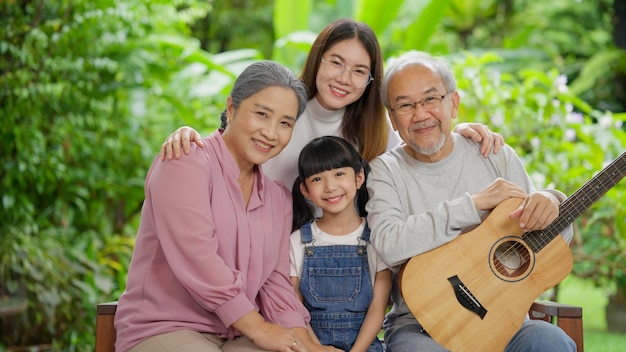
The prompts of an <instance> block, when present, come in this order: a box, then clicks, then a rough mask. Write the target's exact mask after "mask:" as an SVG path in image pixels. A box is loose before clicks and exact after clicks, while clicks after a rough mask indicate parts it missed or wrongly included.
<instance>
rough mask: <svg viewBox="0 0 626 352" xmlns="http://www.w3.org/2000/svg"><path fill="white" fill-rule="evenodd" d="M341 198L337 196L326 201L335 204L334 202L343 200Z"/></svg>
mask: <svg viewBox="0 0 626 352" xmlns="http://www.w3.org/2000/svg"><path fill="white" fill-rule="evenodd" d="M341 197H342V196H337V197H332V198H327V199H326V200H327V201H329V202H334V201H337V200H339V199H341Z"/></svg>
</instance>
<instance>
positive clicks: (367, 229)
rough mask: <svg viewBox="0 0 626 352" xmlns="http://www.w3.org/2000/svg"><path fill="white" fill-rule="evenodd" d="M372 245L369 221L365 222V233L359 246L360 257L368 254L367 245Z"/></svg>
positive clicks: (360, 238) (360, 239)
mask: <svg viewBox="0 0 626 352" xmlns="http://www.w3.org/2000/svg"><path fill="white" fill-rule="evenodd" d="M361 241H363V242H365V244H363V243H361ZM369 243H370V227H369V226H367V221H366V222H365V228H364V229H363V233H362V234H361V237H359V246H358V248H357V253H359V255H363V254H367V245H368V244H369Z"/></svg>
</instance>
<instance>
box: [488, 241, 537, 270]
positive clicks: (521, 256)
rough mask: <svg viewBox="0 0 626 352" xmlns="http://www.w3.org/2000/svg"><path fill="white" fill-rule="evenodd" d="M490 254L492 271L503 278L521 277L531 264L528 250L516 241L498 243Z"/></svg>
mask: <svg viewBox="0 0 626 352" xmlns="http://www.w3.org/2000/svg"><path fill="white" fill-rule="evenodd" d="M492 254H493V256H492V258H491V260H492V267H493V269H495V270H496V271H497V272H498V273H499V274H500V275H502V276H503V277H505V278H517V277H519V276H520V275H523V274H524V273H525V272H526V271H527V270H528V268H529V266H530V264H531V257H530V252H529V250H528V248H526V246H524V245H523V244H522V243H520V242H518V241H506V242H503V243H500V244H499V245H498V246H497V247H496V250H495V251H493V252H492Z"/></svg>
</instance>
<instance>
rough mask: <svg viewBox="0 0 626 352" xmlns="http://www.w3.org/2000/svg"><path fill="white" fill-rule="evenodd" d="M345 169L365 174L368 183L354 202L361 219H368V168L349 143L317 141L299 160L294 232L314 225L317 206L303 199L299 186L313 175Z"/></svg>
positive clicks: (326, 138) (329, 139)
mask: <svg viewBox="0 0 626 352" xmlns="http://www.w3.org/2000/svg"><path fill="white" fill-rule="evenodd" d="M342 167H351V168H352V169H353V170H354V173H355V174H358V173H359V172H360V171H361V170H363V174H364V175H365V181H364V182H363V185H362V186H361V188H359V189H358V190H357V192H356V196H355V199H354V202H355V206H356V209H357V213H358V214H359V216H362V217H364V216H367V212H366V211H365V204H366V203H367V200H368V199H369V196H368V194H367V188H366V182H367V175H368V174H369V172H370V166H369V164H368V163H367V161H365V159H363V158H362V157H361V155H360V154H359V152H357V150H356V149H355V148H354V146H353V145H352V144H350V142H348V141H347V140H345V139H343V138H341V137H336V136H324V137H318V138H315V139H313V140H312V141H310V142H309V143H308V144H307V145H306V146H304V148H303V149H302V151H301V152H300V157H299V158H298V177H297V178H296V180H295V181H294V184H293V188H292V190H291V194H292V195H293V223H292V230H293V231H295V230H297V229H299V228H300V227H301V226H302V225H304V224H305V223H307V222H309V221H312V220H313V219H314V217H315V206H314V205H313V204H312V203H311V202H310V201H308V200H307V199H306V198H305V197H304V195H303V194H302V191H301V190H300V184H301V183H303V182H304V180H306V179H307V178H308V177H310V176H311V175H315V174H318V173H320V172H324V171H328V170H333V169H338V168H342ZM305 187H306V184H305Z"/></svg>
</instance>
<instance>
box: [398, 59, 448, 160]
mask: <svg viewBox="0 0 626 352" xmlns="http://www.w3.org/2000/svg"><path fill="white" fill-rule="evenodd" d="M444 95H445V97H444V98H443V100H442V101H441V104H439V105H438V106H436V107H434V108H428V109H425V108H424V107H422V106H421V105H420V104H416V106H415V110H414V111H412V112H409V113H406V114H401V113H398V112H397V111H390V112H389V116H390V117H391V122H392V124H393V127H394V129H395V130H397V131H398V133H399V134H400V137H401V138H402V140H403V141H404V142H405V143H406V144H407V146H406V147H405V150H406V151H407V152H408V153H409V154H410V155H411V156H413V157H414V158H415V159H417V160H420V161H424V162H434V161H439V160H441V159H443V158H445V157H446V156H448V155H449V154H450V153H451V152H452V147H453V142H452V138H451V134H450V128H451V124H452V119H454V118H456V115H457V111H458V110H457V109H458V104H459V99H460V98H459V95H458V93H457V92H456V91H454V92H451V93H449V94H448V92H447V91H446V88H445V85H444V83H443V80H442V79H441V76H440V75H439V74H437V73H435V72H433V71H432V70H430V69H429V68H426V67H424V66H409V67H406V68H404V69H403V70H402V71H400V72H398V73H396V74H395V75H394V76H393V78H392V79H391V81H390V83H389V89H388V91H387V98H388V100H389V105H390V107H391V108H392V109H393V108H394V107H396V106H398V105H401V104H403V103H413V102H417V101H420V100H422V99H424V98H427V97H431V96H439V97H441V96H444Z"/></svg>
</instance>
